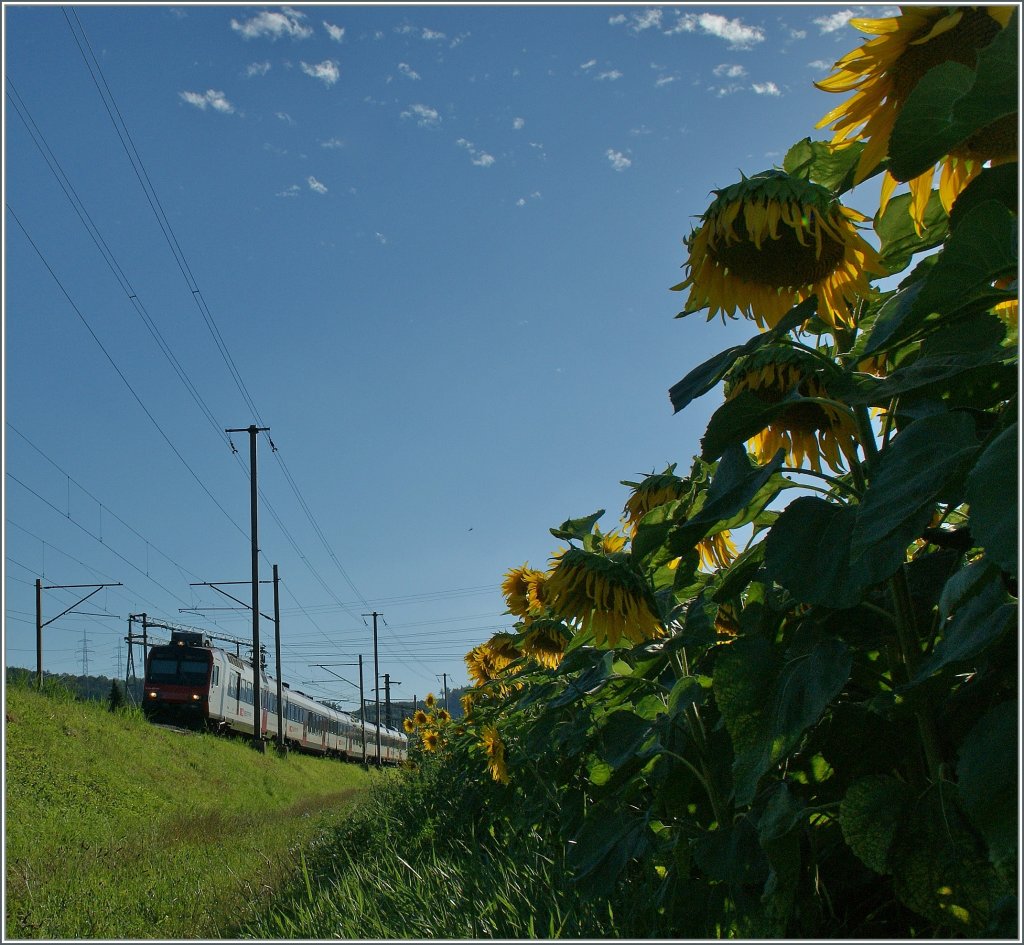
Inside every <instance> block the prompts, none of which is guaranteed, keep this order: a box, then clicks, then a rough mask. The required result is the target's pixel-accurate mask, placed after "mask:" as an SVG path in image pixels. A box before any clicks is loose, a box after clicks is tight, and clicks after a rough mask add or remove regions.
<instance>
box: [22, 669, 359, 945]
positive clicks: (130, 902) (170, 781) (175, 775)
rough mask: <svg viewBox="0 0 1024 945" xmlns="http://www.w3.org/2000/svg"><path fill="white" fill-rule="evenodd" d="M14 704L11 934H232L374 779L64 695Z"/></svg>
mask: <svg viewBox="0 0 1024 945" xmlns="http://www.w3.org/2000/svg"><path fill="white" fill-rule="evenodd" d="M5 701H6V705H5V709H6V713H7V723H6V726H5V748H6V771H5V775H6V784H5V787H6V796H5V802H6V803H5V815H6V816H5V824H4V826H5V836H4V841H5V851H6V867H7V869H6V878H5V881H6V916H5V923H6V924H5V933H6V937H15V938H45V939H49V938H122V939H124V938H127V939H139V938H160V939H166V938H215V937H221V936H225V935H231V934H233V933H234V931H235V929H236V928H237V926H238V925H239V924H241V923H244V922H246V921H247V920H248V919H249V918H250V917H251V916H252V915H255V914H259V913H260V912H261V911H262V910H263V909H265V907H266V905H267V903H268V902H269V901H270V900H271V898H272V897H273V896H274V894H275V892H276V891H277V889H278V888H279V887H280V886H281V885H283V884H284V883H285V881H286V880H287V878H288V877H289V876H291V875H292V874H293V873H294V872H295V871H296V869H298V868H299V865H300V857H301V854H302V852H303V850H304V849H305V848H306V846H307V844H309V843H310V842H312V841H314V840H315V838H316V837H317V836H319V835H320V834H321V833H323V832H324V831H325V830H327V829H328V828H329V827H331V826H332V825H334V824H336V823H338V822H340V820H341V818H342V816H343V811H344V810H345V808H346V807H347V806H349V804H350V801H351V800H352V799H353V798H354V797H355V796H356V795H357V794H358V793H360V792H361V791H362V790H364V789H365V788H366V786H367V785H368V784H369V783H370V782H371V781H372V780H373V778H372V776H371V775H370V774H368V773H367V772H365V771H363V770H362V769H360V768H358V767H356V766H354V765H345V764H341V763H339V762H336V761H327V760H324V759H318V758H311V757H306V756H300V755H297V754H294V753H293V754H290V755H288V756H287V757H286V758H280V757H278V756H276V755H275V754H273V753H268V754H267V755H260V754H258V753H256V752H254V751H252V749H251V748H250V747H249V746H248V745H247V744H245V743H243V742H240V741H235V740H230V739H223V738H217V737H215V736H213V735H207V734H182V733H179V732H175V731H171V730H167V729H162V728H158V727H155V726H152V725H150V724H149V723H147V722H146V721H145V720H144V719H143V718H142V716H141V714H140V713H139V712H138V711H137V710H128V711H125V710H121V711H118V712H116V713H111V712H108V711H107V710H106V708H105V707H104V706H103V705H102V704H98V703H84V702H78V701H76V700H75V699H74V697H73V696H72V695H70V694H69V693H66V692H60V691H53V692H46V691H44V693H42V694H40V693H38V692H35V691H33V690H32V689H31V688H30V687H26V686H17V685H15V686H9V687H8V688H7V689H6V700H5Z"/></svg>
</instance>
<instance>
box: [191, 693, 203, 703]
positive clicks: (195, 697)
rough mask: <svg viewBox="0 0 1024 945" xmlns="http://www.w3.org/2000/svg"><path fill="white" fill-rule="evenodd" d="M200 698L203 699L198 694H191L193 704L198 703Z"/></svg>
mask: <svg viewBox="0 0 1024 945" xmlns="http://www.w3.org/2000/svg"><path fill="white" fill-rule="evenodd" d="M202 698H203V697H202V696H201V695H199V693H198V692H193V693H192V701H193V702H198V701H199V700H200V699H202Z"/></svg>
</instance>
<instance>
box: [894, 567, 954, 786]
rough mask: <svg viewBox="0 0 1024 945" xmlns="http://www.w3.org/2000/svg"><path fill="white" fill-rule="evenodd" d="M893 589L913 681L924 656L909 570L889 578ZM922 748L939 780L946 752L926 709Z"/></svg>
mask: <svg viewBox="0 0 1024 945" xmlns="http://www.w3.org/2000/svg"><path fill="white" fill-rule="evenodd" d="M889 590H890V593H891V595H892V599H893V606H894V608H895V610H896V639H897V641H898V643H899V655H900V661H901V662H902V664H903V668H904V671H905V673H906V679H907V681H908V682H909V681H910V680H911V679H913V678H914V676H915V675H916V673H917V666H918V658H919V656H920V655H921V641H920V637H919V636H918V634H917V627H916V625H915V624H916V622H915V620H914V605H913V601H912V600H911V596H910V584H909V583H908V581H907V572H906V569H905V568H904V567H903V566H902V565H901V566H900V569H899V570H898V571H897V572H896V573H895V574H894V575H893V576H892V577H891V578H890V579H889ZM914 715H915V717H916V719H917V729H918V734H919V736H920V738H921V748H922V750H923V752H924V757H925V760H926V763H927V775H928V777H929V778H930V779H931V780H932V781H937V780H938V778H939V771H940V768H941V765H942V751H941V749H940V747H939V738H938V733H937V732H936V730H935V723H934V721H933V720H932V717H931V715H930V714H929V713H928V711H927V708H926V707H921V708H918V709H917V710H915V712H914Z"/></svg>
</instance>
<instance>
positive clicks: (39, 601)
mask: <svg viewBox="0 0 1024 945" xmlns="http://www.w3.org/2000/svg"><path fill="white" fill-rule="evenodd" d="M121 586H122V585H121V582H120V581H118V582H117V583H116V584H47V585H45V586H44V585H43V582H42V581H41V580H40V579H39V578H36V683H37V685H38V686H39V689H40V691H41V690H42V688H43V627H48V626H49V625H50V624H51V623H53V622H54V621H55V620H59V619H60V618H61V617H63V616H64V615H65V614H67V613H70V612H71V611H72V610H74V609H75V608H76V607H77V606H78V605H79V604H84V603H85V602H86V601H87V600H88V599H89V598H90V597H92V596H93V594H98V593H99V592H100V591H101V590H103V588H105V587H121ZM85 587H91V588H92V590H91V591H90V592H89V593H88V594H86V595H85V597H83V598H82V599H81V600H78V601H75V603H73V604H72V605H71V606H70V607H68V608H67V609H66V610H62V611H61V612H60V613H59V614H57V616H56V617H51V618H50V619H49V620H47V621H46V623H43V591H66V590H72V589H79V588H85ZM90 616H95V617H109V616H110V615H109V614H92V615H90Z"/></svg>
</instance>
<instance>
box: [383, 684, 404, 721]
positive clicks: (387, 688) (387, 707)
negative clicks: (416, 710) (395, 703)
mask: <svg viewBox="0 0 1024 945" xmlns="http://www.w3.org/2000/svg"><path fill="white" fill-rule="evenodd" d="M395 685H396V686H401V685H402V684H401V683H400V682H396V683H395ZM384 701H385V717H386V718H387V726H388V728H394V727H395V726H394V719H392V718H391V674H390V673H385V674H384Z"/></svg>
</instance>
